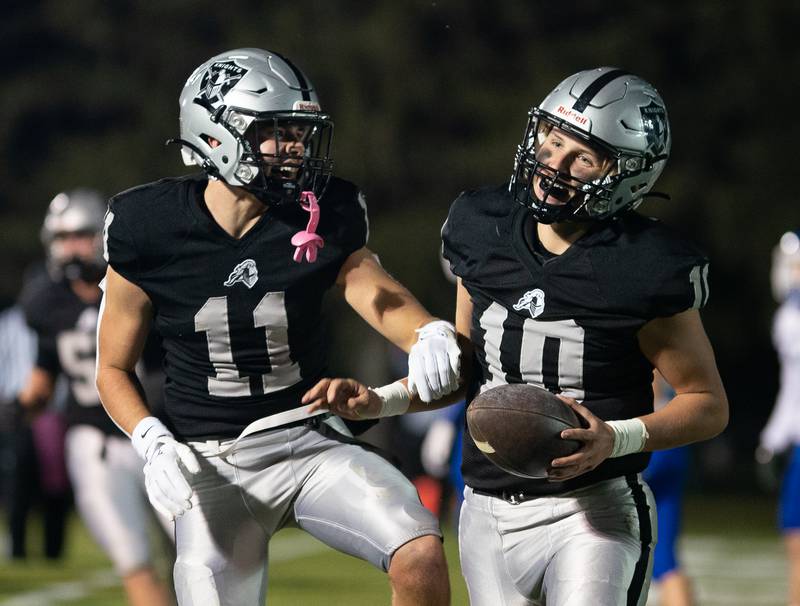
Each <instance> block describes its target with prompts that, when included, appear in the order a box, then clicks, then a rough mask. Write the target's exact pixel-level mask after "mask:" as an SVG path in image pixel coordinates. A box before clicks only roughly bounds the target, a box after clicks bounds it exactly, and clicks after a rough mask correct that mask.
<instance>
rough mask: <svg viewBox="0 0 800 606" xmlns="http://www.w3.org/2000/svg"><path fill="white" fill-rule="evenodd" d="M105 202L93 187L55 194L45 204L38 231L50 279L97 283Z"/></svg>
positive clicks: (101, 267)
mask: <svg viewBox="0 0 800 606" xmlns="http://www.w3.org/2000/svg"><path fill="white" fill-rule="evenodd" d="M106 208H107V207H106V202H105V200H104V199H103V197H102V196H101V195H100V193H99V192H97V191H95V190H93V189H85V188H79V189H73V190H70V191H66V192H61V193H59V194H57V195H56V196H55V197H54V198H53V199H52V200H51V202H50V205H49V206H48V207H47V214H45V217H44V224H43V225H42V230H41V239H42V244H43V245H44V248H45V252H46V255H47V269H48V271H49V272H50V275H51V276H52V278H53V279H54V280H62V279H66V280H79V279H80V280H84V281H86V282H99V281H100V279H101V278H102V277H103V273H104V272H105V267H106V264H105V261H104V260H103V241H102V232H103V219H104V216H105V212H106Z"/></svg>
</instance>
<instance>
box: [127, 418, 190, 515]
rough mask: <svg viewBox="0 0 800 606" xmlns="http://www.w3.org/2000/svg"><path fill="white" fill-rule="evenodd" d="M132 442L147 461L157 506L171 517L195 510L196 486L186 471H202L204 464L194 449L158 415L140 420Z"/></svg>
mask: <svg viewBox="0 0 800 606" xmlns="http://www.w3.org/2000/svg"><path fill="white" fill-rule="evenodd" d="M131 442H132V443H133V447H134V449H135V450H136V452H137V453H138V454H139V456H140V457H142V459H144V461H145V464H144V485H145V488H146V489H147V498H148V499H150V503H151V504H152V505H153V507H155V508H156V510H157V511H158V512H159V513H161V514H163V515H165V516H167V517H168V518H169V519H170V520H174V519H175V518H177V517H178V516H181V515H183V513H184V512H186V510H188V509H191V508H192V502H191V500H190V499H191V497H192V487H191V486H189V482H187V481H186V475H185V474H186V472H189V473H191V474H195V473H197V472H199V471H200V463H198V462H197V458H196V457H195V455H194V453H193V452H192V449H191V448H189V447H188V446H187V445H186V444H181V443H180V442H178V441H176V440H175V438H174V437H173V436H172V433H171V432H170V431H169V430H168V429H167V428H166V427H164V424H163V423H162V422H161V421H159V420H158V419H156V418H155V417H145V418H144V419H142V420H141V421H139V423H138V424H137V425H136V427H135V428H134V430H133V435H132V436H131Z"/></svg>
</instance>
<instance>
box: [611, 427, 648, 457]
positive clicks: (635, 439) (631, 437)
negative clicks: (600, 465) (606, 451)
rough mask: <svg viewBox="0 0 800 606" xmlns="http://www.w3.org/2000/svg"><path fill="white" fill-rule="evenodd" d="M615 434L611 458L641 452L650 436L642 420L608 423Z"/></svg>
mask: <svg viewBox="0 0 800 606" xmlns="http://www.w3.org/2000/svg"><path fill="white" fill-rule="evenodd" d="M606 423H607V424H608V426H609V427H611V430H612V431H613V432H614V449H613V450H612V451H611V454H610V455H609V458H611V459H613V458H614V457H624V456H625V455H629V454H633V453H635V452H641V451H642V449H643V448H644V445H645V444H646V443H647V438H649V437H650V434H648V433H647V427H646V426H645V424H644V421H642V420H641V419H625V420H624V421H606Z"/></svg>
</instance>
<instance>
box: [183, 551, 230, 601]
mask: <svg viewBox="0 0 800 606" xmlns="http://www.w3.org/2000/svg"><path fill="white" fill-rule="evenodd" d="M173 572H174V574H173V576H174V581H175V596H176V597H177V598H178V603H179V604H203V605H208V606H218V604H219V603H220V602H219V597H218V594H217V585H216V582H215V580H214V573H213V571H212V570H211V568H209V567H208V566H205V565H204V564H200V563H191V562H188V561H186V560H185V559H182V558H181V557H180V556H178V559H177V560H176V561H175V568H174V570H173Z"/></svg>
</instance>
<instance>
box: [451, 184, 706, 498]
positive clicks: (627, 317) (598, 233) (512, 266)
mask: <svg viewBox="0 0 800 606" xmlns="http://www.w3.org/2000/svg"><path fill="white" fill-rule="evenodd" d="M442 239H443V252H444V256H445V257H446V258H447V259H448V261H449V262H450V267H451V269H452V270H453V273H455V274H456V275H457V276H459V277H460V278H461V279H462V282H463V285H464V287H465V288H466V289H467V291H468V292H469V294H470V297H471V298H472V301H473V305H474V309H473V315H472V326H471V339H472V342H473V343H474V351H475V354H474V360H473V365H474V372H473V376H474V380H473V382H472V385H471V386H470V393H469V394H468V400H469V399H471V398H472V397H474V395H475V394H476V393H478V392H483V391H485V390H487V389H490V388H492V387H495V386H497V385H503V384H509V383H529V384H532V385H536V386H538V387H544V388H546V389H548V390H550V391H552V392H554V393H560V394H564V395H566V396H570V397H573V398H575V399H577V400H579V401H581V402H582V403H583V404H584V405H585V406H586V407H587V408H589V409H590V410H591V411H592V412H593V413H594V414H595V415H597V416H598V417H600V418H601V419H603V420H606V421H609V420H614V419H628V418H631V417H637V416H641V415H644V414H647V413H649V412H652V409H653V392H652V370H653V368H652V365H651V364H650V362H649V361H648V360H647V358H645V356H644V355H643V354H642V352H641V350H640V348H639V344H638V340H637V332H638V331H639V329H640V328H641V327H642V326H643V325H644V324H645V323H646V322H648V321H649V320H651V319H653V318H657V317H667V316H671V315H674V314H676V313H678V312H681V311H685V310H687V309H690V308H699V307H701V306H703V305H704V304H705V302H706V299H707V297H708V281H707V277H708V261H707V259H706V257H705V256H704V255H703V254H702V253H701V252H700V251H699V250H697V248H695V247H694V246H693V245H691V244H690V243H688V242H686V241H685V240H683V239H682V238H680V237H679V236H678V235H676V234H675V233H673V232H672V231H670V230H669V229H668V228H666V227H665V226H664V225H663V224H662V223H661V222H659V221H657V220H655V219H652V218H647V217H643V216H642V215H639V214H637V213H635V212H627V213H623V214H622V215H621V216H619V217H617V218H615V219H612V220H608V221H603V222H598V223H596V224H594V225H593V226H592V227H591V229H590V230H589V231H588V232H587V233H586V234H584V235H583V236H582V237H581V238H580V239H579V240H578V241H576V242H575V243H573V244H572V245H571V246H570V248H569V249H567V251H565V252H564V253H563V254H561V255H553V254H552V253H549V252H547V251H546V250H545V249H544V248H543V247H542V246H541V244H540V243H539V241H538V237H537V236H536V223H535V220H534V219H533V216H532V215H531V213H529V212H527V210H526V209H525V208H524V207H522V206H521V205H519V204H517V203H515V202H514V201H513V200H512V198H511V197H510V196H509V194H508V192H507V187H496V188H486V189H482V190H478V191H470V192H465V193H463V194H461V196H459V198H458V199H456V201H455V202H454V203H453V205H452V207H451V209H450V213H449V215H448V218H447V221H446V223H445V225H444V228H443V232H442ZM648 461H649V454H647V453H637V454H632V455H628V456H625V457H619V458H614V459H608V460H606V461H605V462H603V463H602V464H601V465H600V466H598V467H597V468H596V469H594V470H593V471H591V472H589V473H587V474H584V475H582V476H580V477H578V478H575V479H573V480H569V481H567V482H559V483H552V482H548V481H546V480H527V479H524V478H520V477H517V476H513V475H511V474H508V473H506V472H504V471H502V470H500V469H499V468H498V467H495V466H494V465H493V464H492V463H491V462H490V461H489V460H488V459H487V458H486V457H485V456H484V455H483V454H482V453H481V452H480V451H479V450H478V449H477V447H476V446H475V444H474V443H473V441H472V440H471V439H466V440H465V441H464V456H463V472H464V478H465V481H466V482H467V484H469V485H470V486H472V487H473V488H475V489H478V490H484V491H487V492H492V493H498V492H503V491H506V492H509V493H519V492H522V493H526V494H550V493H558V492H563V491H567V490H572V489H574V488H577V487H580V486H584V485H587V484H590V483H593V482H596V481H599V480H603V479H608V478H612V477H616V476H620V475H624V474H628V473H636V472H639V471H641V470H643V469H644V468H645V467H646V465H647V463H648Z"/></svg>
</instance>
